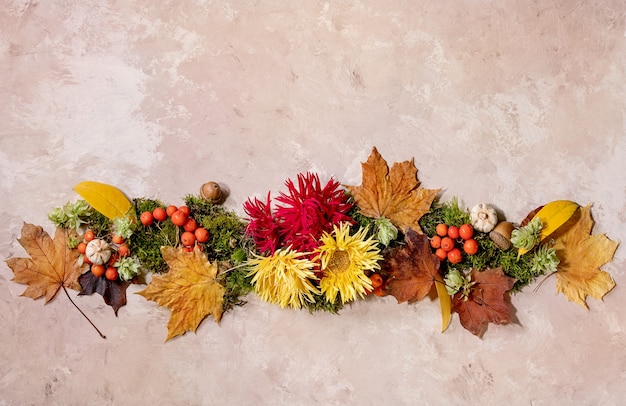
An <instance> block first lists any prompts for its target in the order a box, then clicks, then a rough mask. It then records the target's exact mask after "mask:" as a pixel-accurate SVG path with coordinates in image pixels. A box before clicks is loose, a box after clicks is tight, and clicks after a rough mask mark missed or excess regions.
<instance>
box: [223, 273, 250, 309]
mask: <svg viewBox="0 0 626 406" xmlns="http://www.w3.org/2000/svg"><path fill="white" fill-rule="evenodd" d="M221 278H223V279H222V280H223V283H224V288H225V290H226V293H224V304H223V306H222V308H223V310H224V312H227V311H228V310H230V309H232V308H233V307H235V306H243V305H244V304H246V301H244V300H242V299H241V298H242V297H243V296H245V295H247V294H248V293H250V292H251V291H252V290H253V286H252V275H250V269H249V268H248V267H247V266H242V267H240V268H236V269H232V270H227V271H225V272H224V273H222V274H221Z"/></svg>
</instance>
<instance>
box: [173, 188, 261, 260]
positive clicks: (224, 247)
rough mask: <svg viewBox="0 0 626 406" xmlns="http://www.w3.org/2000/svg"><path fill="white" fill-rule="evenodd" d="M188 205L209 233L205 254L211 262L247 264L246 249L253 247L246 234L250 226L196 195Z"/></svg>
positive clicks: (189, 200)
mask: <svg viewBox="0 0 626 406" xmlns="http://www.w3.org/2000/svg"><path fill="white" fill-rule="evenodd" d="M185 204H186V205H187V207H189V210H190V212H191V216H192V217H193V218H194V219H196V221H197V222H198V224H199V225H201V226H202V227H204V228H206V229H207V230H208V232H209V236H210V237H209V241H208V242H207V243H206V244H205V248H204V251H205V253H206V254H207V256H208V257H209V258H210V259H212V260H218V261H233V265H238V264H240V263H242V262H244V261H245V260H247V252H246V248H248V247H252V242H251V241H250V240H249V239H248V238H247V237H246V235H245V233H244V231H245V227H246V223H245V222H244V221H242V220H241V218H239V216H237V214H236V213H235V212H234V211H229V210H226V209H225V208H224V207H223V206H221V205H219V204H214V203H212V202H210V201H207V200H205V199H202V198H201V197H199V196H193V195H188V196H187V197H185ZM250 249H251V248H250Z"/></svg>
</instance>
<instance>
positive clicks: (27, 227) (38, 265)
mask: <svg viewBox="0 0 626 406" xmlns="http://www.w3.org/2000/svg"><path fill="white" fill-rule="evenodd" d="M67 237H68V231H66V230H64V229H61V228H57V230H56V233H55V234H54V239H53V238H50V235H49V234H48V233H47V232H46V231H44V229H43V228H42V227H40V226H35V225H33V224H28V223H24V226H23V227H22V236H21V238H18V241H19V243H20V244H21V245H22V247H24V249H25V250H26V252H27V253H28V255H30V258H9V259H7V260H6V263H7V265H8V266H9V268H11V270H12V271H13V274H14V275H15V276H14V278H13V281H14V282H17V283H23V284H26V285H28V287H27V288H26V290H25V291H24V293H22V296H26V297H29V298H31V299H39V298H40V297H43V296H45V298H46V303H48V302H49V301H50V300H52V298H54V296H56V294H57V292H58V291H59V289H61V287H68V288H71V289H78V290H80V285H79V284H78V281H77V279H78V277H79V276H80V274H81V267H80V266H79V265H78V256H79V255H80V254H79V253H78V251H77V250H73V249H70V248H69V247H68V246H67ZM70 300H71V299H70Z"/></svg>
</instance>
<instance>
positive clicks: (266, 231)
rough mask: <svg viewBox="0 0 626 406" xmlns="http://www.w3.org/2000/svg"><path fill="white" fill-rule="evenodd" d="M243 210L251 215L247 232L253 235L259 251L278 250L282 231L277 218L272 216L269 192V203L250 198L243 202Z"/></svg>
mask: <svg viewBox="0 0 626 406" xmlns="http://www.w3.org/2000/svg"><path fill="white" fill-rule="evenodd" d="M243 210H244V211H245V212H246V214H247V215H248V216H249V217H250V219H249V220H250V222H249V223H248V225H247V226H246V233H248V235H250V236H252V239H253V240H254V243H255V244H256V246H257V249H258V250H259V252H269V253H271V254H273V253H274V251H276V249H277V248H278V247H279V244H280V233H279V231H278V225H277V224H276V220H275V219H274V217H273V216H272V207H271V198H270V194H269V193H268V194H267V203H264V202H262V201H260V200H259V199H257V198H256V197H255V198H254V200H250V199H248V200H247V201H246V202H245V203H244V204H243Z"/></svg>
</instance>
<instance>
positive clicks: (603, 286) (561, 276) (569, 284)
mask: <svg viewBox="0 0 626 406" xmlns="http://www.w3.org/2000/svg"><path fill="white" fill-rule="evenodd" d="M593 224H594V221H593V219H592V218H591V209H590V206H589V205H587V206H586V207H581V208H580V217H579V218H578V220H577V221H576V223H574V224H572V225H571V227H569V228H568V229H567V230H566V231H565V232H564V233H562V234H561V235H559V236H557V237H556V239H555V243H554V249H555V250H556V255H557V257H558V258H559V260H560V263H559V266H558V269H557V272H556V291H557V293H559V292H560V293H563V294H564V295H565V297H567V299H568V300H570V301H572V302H575V303H578V304H579V305H581V306H583V307H584V308H588V307H587V300H586V299H587V296H591V297H594V298H596V299H598V300H602V297H604V295H606V294H607V293H608V292H609V291H611V289H613V287H614V286H615V281H613V278H611V275H609V273H608V272H605V271H601V270H600V267H601V266H602V265H604V264H606V263H607V262H610V261H612V260H613V254H615V250H616V249H617V246H618V245H619V242H615V241H612V240H610V239H609V238H608V237H607V236H606V235H604V234H596V235H591V230H592V228H593Z"/></svg>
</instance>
